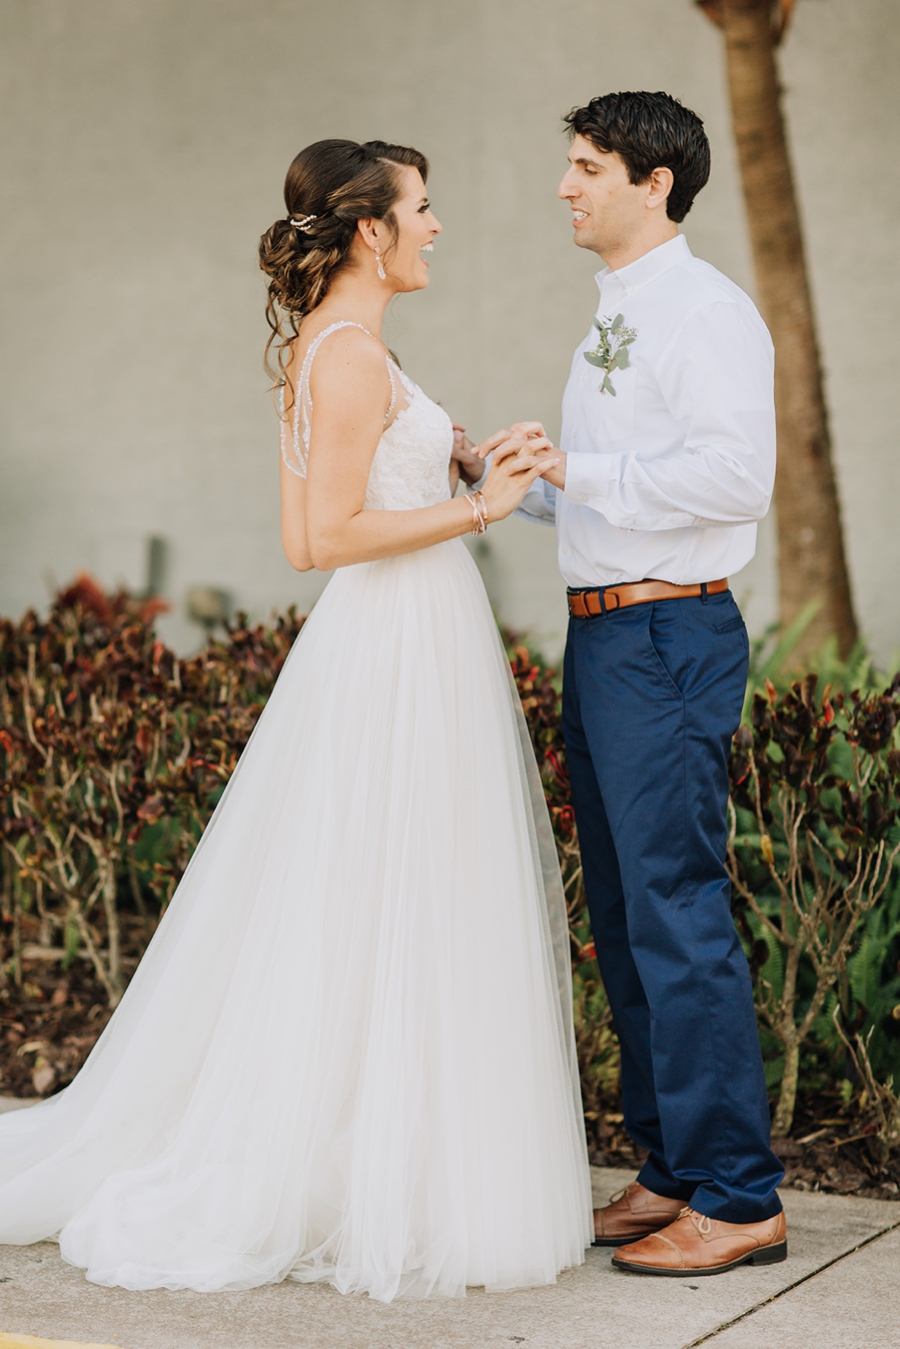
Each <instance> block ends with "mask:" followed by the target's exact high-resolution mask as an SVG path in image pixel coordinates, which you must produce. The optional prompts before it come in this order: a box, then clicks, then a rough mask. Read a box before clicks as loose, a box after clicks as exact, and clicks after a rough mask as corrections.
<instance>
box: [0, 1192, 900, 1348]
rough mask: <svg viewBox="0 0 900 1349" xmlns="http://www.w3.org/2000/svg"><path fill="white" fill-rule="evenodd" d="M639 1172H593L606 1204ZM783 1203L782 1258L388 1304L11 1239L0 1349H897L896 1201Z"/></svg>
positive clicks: (3, 1260) (787, 1198) (598, 1255)
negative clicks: (182, 1288)
mask: <svg viewBox="0 0 900 1349" xmlns="http://www.w3.org/2000/svg"><path fill="white" fill-rule="evenodd" d="M631 1179H632V1175H631V1174H630V1173H629V1172H625V1171H607V1170H599V1169H596V1168H595V1170H594V1181H595V1191H596V1194H597V1197H598V1199H599V1200H605V1199H606V1197H607V1196H608V1195H609V1193H610V1192H611V1191H613V1190H616V1189H620V1188H621V1187H622V1186H623V1185H625V1184H627V1183H628V1181H629V1180H631ZM783 1198H784V1204H785V1208H786V1210H787V1214H788V1224H789V1246H790V1257H789V1259H788V1260H787V1261H786V1262H785V1263H784V1264H781V1265H770V1266H763V1267H761V1268H755V1267H744V1268H741V1269H736V1270H733V1271H731V1272H730V1273H728V1274H721V1275H717V1276H716V1277H715V1278H698V1279H695V1280H688V1279H658V1278H647V1277H642V1276H640V1275H629V1274H620V1273H618V1272H616V1271H614V1270H612V1269H611V1268H610V1258H611V1255H612V1252H611V1251H609V1250H599V1249H598V1250H591V1251H589V1252H588V1253H587V1258H586V1261H585V1264H584V1265H583V1266H582V1267H581V1268H580V1269H577V1270H570V1271H568V1272H566V1273H565V1274H563V1275H561V1276H560V1279H559V1282H558V1283H557V1284H556V1286H555V1287H550V1288H535V1289H526V1290H523V1291H521V1292H513V1293H489V1294H486V1293H484V1292H483V1291H481V1290H479V1289H472V1290H470V1292H469V1294H468V1296H467V1297H466V1298H464V1299H463V1298H461V1299H458V1300H452V1301H444V1300H437V1299H435V1300H430V1299H429V1300H426V1301H406V1302H404V1301H399V1302H395V1303H393V1304H391V1305H390V1306H387V1307H385V1306H382V1305H381V1304H379V1303H375V1302H370V1301H369V1299H368V1298H366V1297H342V1296H341V1295H340V1294H338V1293H336V1292H335V1291H334V1290H333V1289H331V1288H328V1287H323V1286H320V1285H301V1284H296V1283H283V1284H278V1285H274V1286H269V1287H265V1288H257V1289H253V1290H251V1291H250V1292H246V1293H207V1294H200V1293H190V1292H178V1293H170V1292H165V1291H163V1290H160V1291H156V1292H151V1293H128V1292H125V1291H123V1290H121V1289H108V1288H96V1287H94V1285H92V1284H89V1283H87V1282H86V1281H85V1279H84V1277H83V1276H82V1274H81V1272H80V1271H79V1270H75V1269H72V1268H71V1267H69V1266H68V1265H65V1264H63V1262H62V1260H61V1259H60V1257H59V1252H58V1250H57V1248H56V1246H54V1245H53V1244H51V1243H49V1242H44V1243H42V1244H41V1245H38V1246H28V1247H11V1246H0V1331H2V1332H4V1333H5V1336H6V1337H7V1338H6V1339H4V1338H3V1336H0V1349H6V1347H7V1346H8V1349H13V1346H16V1344H17V1337H18V1336H34V1337H38V1344H40V1341H41V1339H42V1338H43V1339H44V1340H50V1341H54V1340H56V1341H59V1340H63V1341H69V1342H70V1343H71V1342H73V1341H75V1342H77V1343H90V1344H92V1345H96V1344H98V1342H99V1343H100V1344H102V1345H110V1346H122V1349H482V1346H491V1345H497V1346H498V1349H499V1346H500V1345H503V1344H506V1345H509V1344H521V1345H524V1346H527V1349H607V1347H608V1349H694V1346H697V1345H699V1344H700V1343H704V1344H710V1345H711V1346H712V1349H720V1346H721V1349H862V1346H865V1347H866V1349H896V1346H898V1345H900V1313H898V1311H897V1306H898V1295H900V1204H895V1203H884V1202H880V1201H878V1200H871V1199H844V1198H840V1197H838V1196H834V1195H820V1194H800V1193H797V1192H795V1191H792V1190H786V1191H785V1192H784V1195H783ZM891 1229H897V1230H893V1231H892V1230H891ZM884 1234H888V1235H884ZM851 1252H852V1254H850V1253H851ZM841 1257H846V1258H844V1259H841ZM835 1261H837V1262H838V1263H834V1262H835ZM773 1299H775V1300H774V1301H773ZM21 1343H22V1344H23V1349H24V1346H25V1345H28V1343H29V1342H28V1340H27V1339H25V1340H24V1341H22V1342H21ZM33 1344H34V1341H32V1345H33ZM35 1349H37V1346H35Z"/></svg>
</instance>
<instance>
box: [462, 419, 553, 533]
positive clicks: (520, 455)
mask: <svg viewBox="0 0 900 1349" xmlns="http://www.w3.org/2000/svg"><path fill="white" fill-rule="evenodd" d="M526 427H533V428H535V429H534V430H532V431H527V432H526V431H525V428H526ZM517 432H518V434H516V433H517ZM523 432H524V434H523ZM473 453H474V454H475V455H477V456H478V458H479V459H480V460H482V459H486V458H487V456H488V455H491V456H492V458H491V467H490V471H489V473H488V475H487V478H486V479H485V482H484V485H483V486H482V488H481V491H482V494H483V496H484V499H485V502H486V503H487V511H488V520H504V519H505V518H506V516H507V515H512V513H513V511H514V510H515V509H516V508H517V507H518V506H519V505H521V502H522V498H523V497H524V496H525V493H526V492H527V491H528V489H529V487H531V485H532V483H533V482H534V481H535V479H536V478H539V477H541V476H542V475H543V476H545V477H547V476H549V473H550V472H552V470H553V469H554V468H555V467H556V465H558V464H559V454H560V452H559V450H556V449H555V448H554V446H553V443H552V441H550V440H548V439H547V437H546V436H545V435H544V433H543V427H542V426H540V424H539V423H538V422H522V423H519V424H518V425H517V426H515V427H513V428H512V431H496V432H495V433H494V435H492V436H489V437H488V439H487V440H485V441H482V443H481V444H480V445H478V446H477V447H475V449H474V451H473Z"/></svg>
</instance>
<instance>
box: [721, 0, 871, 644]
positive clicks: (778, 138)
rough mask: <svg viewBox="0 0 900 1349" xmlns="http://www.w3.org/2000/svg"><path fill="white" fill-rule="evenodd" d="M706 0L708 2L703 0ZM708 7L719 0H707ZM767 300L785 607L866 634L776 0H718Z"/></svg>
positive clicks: (843, 634) (830, 630) (824, 633)
mask: <svg viewBox="0 0 900 1349" xmlns="http://www.w3.org/2000/svg"><path fill="white" fill-rule="evenodd" d="M701 3H702V0H701ZM704 8H706V9H707V11H708V12H710V11H711V10H712V6H711V5H710V4H709V3H708V0H707V3H706V4H705V5H704ZM713 17H715V18H716V20H717V22H719V23H720V24H721V26H722V28H723V29H724V31H725V49H726V56H727V64H728V86H729V91H730V95H731V112H732V120H733V125H734V134H735V139H736V141H737V149H738V159H739V162H740V170H741V182H742V186H743V191H744V199H745V202H746V205H747V217H748V221H749V226H750V238H751V242H752V247H753V260H754V265H755V271H756V282H757V289H758V296H759V305H760V309H761V311H762V315H763V318H764V319H765V320H766V323H767V324H768V326H769V330H770V332H771V334H772V339H773V341H774V343H775V406H776V413H777V419H778V473H777V479H776V485H775V505H776V510H777V515H778V571H779V616H780V619H781V622H782V623H783V624H787V623H789V622H790V621H791V619H793V618H795V617H796V616H797V614H798V613H799V611H800V610H801V609H802V608H803V607H804V606H805V605H806V604H808V603H809V601H810V600H812V599H819V600H820V601H821V607H820V609H819V611H818V613H817V615H816V617H815V618H814V619H813V622H812V623H811V625H810V627H809V628H808V629H807V632H806V634H805V637H804V640H803V648H804V650H805V651H806V652H809V651H812V650H814V649H816V648H817V647H820V646H821V644H822V642H823V641H824V640H825V639H826V638H827V637H829V636H831V635H832V634H834V635H836V636H837V639H838V646H839V649H840V651H841V654H842V655H846V654H847V653H848V651H849V650H850V648H851V647H852V646H853V643H854V641H855V640H856V637H857V626H856V619H855V617H854V613H853V603H852V600H851V597H850V584H849V579H848V575H847V562H846V557H845V554H844V540H843V533H842V529H841V512H840V505H839V502H838V496H837V488H836V485H835V478H834V469H833V465H832V461H831V444H830V437H829V431H828V415H827V412H826V408H825V395H824V390H823V387H822V368H821V364H820V360H819V351H818V344H817V342H816V330H815V320H814V316H813V308H812V297H811V295H810V289H809V281H808V278H807V273H806V261H805V257H804V250H803V236H802V232H801V228H800V217H799V212H798V209H797V197H796V193H795V191H794V181H793V175H792V172H791V163H790V157H789V155H788V146H787V138H786V134H785V125H784V116H783V113H782V107H781V92H780V88H779V84H778V71H777V67H776V62H775V43H776V40H777V39H776V34H775V30H774V27H773V5H772V0H718V4H716V6H715V14H714V16H713Z"/></svg>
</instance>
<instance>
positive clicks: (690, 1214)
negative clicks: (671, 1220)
mask: <svg viewBox="0 0 900 1349" xmlns="http://www.w3.org/2000/svg"><path fill="white" fill-rule="evenodd" d="M678 1217H679V1218H690V1220H691V1222H692V1223H693V1224H694V1226H695V1227H696V1229H697V1231H698V1232H699V1233H700V1235H701V1236H703V1237H708V1236H709V1234H710V1232H711V1231H712V1219H711V1218H708V1217H707V1216H706V1214H705V1213H698V1212H697V1210H696V1209H693V1208H691V1207H690V1206H689V1205H687V1206H685V1207H684V1208H683V1209H682V1210H681V1212H680V1213H679V1215H678Z"/></svg>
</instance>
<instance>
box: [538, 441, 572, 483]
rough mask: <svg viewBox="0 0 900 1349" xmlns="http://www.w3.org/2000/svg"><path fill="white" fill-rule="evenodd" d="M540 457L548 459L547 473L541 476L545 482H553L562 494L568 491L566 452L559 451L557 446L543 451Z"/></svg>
mask: <svg viewBox="0 0 900 1349" xmlns="http://www.w3.org/2000/svg"><path fill="white" fill-rule="evenodd" d="M539 457H543V458H545V459H547V461H548V464H547V471H546V472H545V473H542V474H541V475H540V476H541V477H542V478H543V479H544V481H545V482H552V483H553V486H554V487H558V488H559V490H560V491H561V492H564V491H565V489H566V454H565V451H564V450H558V449H557V448H556V446H555V445H551V446H550V448H549V449H547V450H542V451H541V454H540V456H539Z"/></svg>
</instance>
